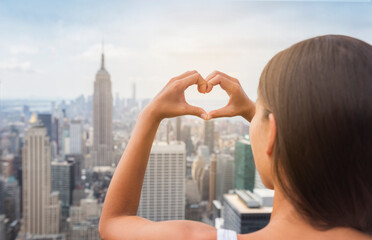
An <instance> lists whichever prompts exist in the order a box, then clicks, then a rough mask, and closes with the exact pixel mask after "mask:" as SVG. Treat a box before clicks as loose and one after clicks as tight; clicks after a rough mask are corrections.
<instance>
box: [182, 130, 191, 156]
mask: <svg viewBox="0 0 372 240" xmlns="http://www.w3.org/2000/svg"><path fill="white" fill-rule="evenodd" d="M181 140H182V141H184V142H185V144H186V155H187V156H191V155H192V153H193V152H194V145H193V143H192V140H191V126H190V125H183V126H182V132H181Z"/></svg>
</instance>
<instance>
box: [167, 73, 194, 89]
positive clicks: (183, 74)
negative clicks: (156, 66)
mask: <svg viewBox="0 0 372 240" xmlns="http://www.w3.org/2000/svg"><path fill="white" fill-rule="evenodd" d="M194 73H197V71H195V70H193V71H187V72H184V73H182V74H181V75H178V76H176V77H173V78H171V79H170V80H169V81H168V83H167V84H166V85H165V86H168V85H169V84H171V83H173V82H175V81H177V80H179V79H182V78H185V77H187V76H189V75H192V74H194Z"/></svg>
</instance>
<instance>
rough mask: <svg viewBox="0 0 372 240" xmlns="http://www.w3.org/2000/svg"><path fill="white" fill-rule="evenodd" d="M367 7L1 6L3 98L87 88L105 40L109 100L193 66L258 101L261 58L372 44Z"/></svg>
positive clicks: (191, 92) (146, 92) (143, 92)
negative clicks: (312, 42)
mask: <svg viewBox="0 0 372 240" xmlns="http://www.w3.org/2000/svg"><path fill="white" fill-rule="evenodd" d="M371 11H372V4H371V2H366V3H363V2H358V3H356V2H352V1H350V2H336V3H335V2H254V1H253V2H252V1H217V2H213V4H212V2H211V1H202V2H196V1H191V2H188V3H185V2H182V3H180V2H178V3H173V2H170V1H158V2H156V3H154V2H146V1H136V2H134V1H126V2H120V1H111V2H110V3H103V2H99V1H86V0H80V1H67V2H66V3H65V2H64V3H59V2H53V3H49V2H46V1H33V2H32V3H30V2H27V1H23V2H17V3H14V2H7V3H0V20H1V21H0V29H1V31H2V32H3V33H4V35H3V38H2V39H0V44H1V46H3V51H1V53H0V74H1V75H0V76H1V77H0V81H1V90H0V98H1V100H2V101H3V100H5V99H20V98H22V99H25V98H33V99H35V97H37V98H38V99H74V98H76V97H78V96H79V95H81V94H84V95H85V96H88V95H92V94H93V81H94V76H95V74H96V73H97V71H98V70H99V67H100V54H101V42H102V39H104V41H105V55H106V66H107V70H108V71H109V72H110V74H111V79H112V84H113V91H112V92H113V96H114V97H115V96H116V93H119V95H120V97H125V98H129V97H131V95H132V87H131V86H132V83H133V82H136V85H137V96H138V98H153V97H154V96H155V95H156V94H157V93H158V92H159V91H160V90H161V88H162V87H163V86H165V84H166V83H167V82H168V81H169V79H170V78H172V77H174V76H176V75H179V74H181V73H183V72H185V71H187V70H194V69H195V70H197V71H199V72H200V73H201V74H202V76H203V77H206V76H207V75H208V74H209V73H210V72H212V71H213V70H220V71H223V72H226V73H227V74H229V75H231V76H233V77H236V78H238V79H239V80H240V82H241V84H242V86H243V88H244V90H245V91H246V92H247V95H248V96H249V97H250V98H251V99H253V100H255V99H256V97H257V94H256V91H257V86H258V81H259V76H260V74H261V71H262V70H263V68H264V66H265V65H266V63H267V62H268V61H269V60H270V59H271V58H272V57H273V56H274V55H275V54H276V53H278V52H279V51H281V50H283V49H285V48H287V47H289V46H291V45H292V44H294V43H296V42H298V41H301V40H304V39H307V38H309V37H314V36H318V35H324V34H344V35H350V36H353V37H356V38H359V39H361V40H364V41H366V42H368V43H372V29H371V27H370V26H371V24H372V16H370V14H369V13H370V12H371ZM20 86H22V87H20ZM71 86H73V87H71ZM185 95H186V99H201V98H204V99H208V100H215V99H219V100H221V99H225V100H226V102H227V100H228V97H227V94H225V93H224V92H223V91H222V90H221V89H218V90H213V91H212V92H211V93H210V94H208V95H206V96H203V95H199V94H198V92H197V91H196V86H192V87H191V89H188V90H187V91H186V93H185ZM190 103H192V102H190Z"/></svg>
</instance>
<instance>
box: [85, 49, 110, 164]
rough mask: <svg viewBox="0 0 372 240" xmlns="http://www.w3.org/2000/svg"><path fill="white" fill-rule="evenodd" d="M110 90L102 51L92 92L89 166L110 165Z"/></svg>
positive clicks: (108, 75)
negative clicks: (91, 132)
mask: <svg viewBox="0 0 372 240" xmlns="http://www.w3.org/2000/svg"><path fill="white" fill-rule="evenodd" d="M112 140H113V139H112V92H111V80H110V74H109V73H108V72H107V70H106V69H105V57H104V54H103V52H102V59H101V68H100V69H99V70H98V72H97V74H96V80H95V81H94V93H93V150H92V156H91V157H92V158H91V164H90V167H95V166H112V164H113V160H114V159H113V147H112Z"/></svg>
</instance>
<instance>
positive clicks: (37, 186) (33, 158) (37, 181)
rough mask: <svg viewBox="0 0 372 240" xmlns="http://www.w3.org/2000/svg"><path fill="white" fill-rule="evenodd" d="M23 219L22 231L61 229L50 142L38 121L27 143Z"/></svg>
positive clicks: (30, 130)
mask: <svg viewBox="0 0 372 240" xmlns="http://www.w3.org/2000/svg"><path fill="white" fill-rule="evenodd" d="M22 160H23V161H22V167H23V170H22V178H23V180H22V182H23V189H22V191H23V221H22V223H23V224H22V230H21V231H22V232H23V233H29V234H33V235H34V234H54V233H58V232H59V219H60V210H61V209H60V204H59V200H58V192H53V193H51V167H50V162H51V156H50V142H49V137H48V136H47V131H46V128H44V127H43V126H42V125H38V124H35V125H33V126H32V127H31V128H30V129H28V131H27V134H26V137H25V142H24V146H23V159H22Z"/></svg>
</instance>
